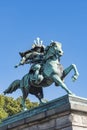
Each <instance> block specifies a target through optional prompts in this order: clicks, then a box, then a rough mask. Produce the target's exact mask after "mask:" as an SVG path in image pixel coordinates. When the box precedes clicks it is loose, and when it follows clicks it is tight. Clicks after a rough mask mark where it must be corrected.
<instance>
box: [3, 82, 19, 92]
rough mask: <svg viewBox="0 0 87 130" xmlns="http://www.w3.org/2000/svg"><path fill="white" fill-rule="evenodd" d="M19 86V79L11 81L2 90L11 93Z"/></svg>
mask: <svg viewBox="0 0 87 130" xmlns="http://www.w3.org/2000/svg"><path fill="white" fill-rule="evenodd" d="M19 87H20V80H15V81H13V82H12V83H11V84H10V86H9V87H8V88H7V89H6V90H5V91H4V94H7V93H12V92H14V91H16V90H17V89H18V88H19Z"/></svg>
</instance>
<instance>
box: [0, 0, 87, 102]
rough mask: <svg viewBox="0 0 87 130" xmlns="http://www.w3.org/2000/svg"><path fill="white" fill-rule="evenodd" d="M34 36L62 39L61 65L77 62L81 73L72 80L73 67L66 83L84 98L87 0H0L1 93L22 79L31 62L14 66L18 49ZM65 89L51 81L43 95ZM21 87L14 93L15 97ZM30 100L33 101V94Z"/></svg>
mask: <svg viewBox="0 0 87 130" xmlns="http://www.w3.org/2000/svg"><path fill="white" fill-rule="evenodd" d="M36 37H40V38H41V40H43V42H44V44H45V45H49V44H50V41H51V40H55V41H59V42H61V43H62V46H63V51H64V55H63V57H61V64H63V66H64V68H66V67H68V66H69V65H70V64H72V63H75V64H76V65H77V68H78V71H79V73H80V76H79V78H78V80H77V81H76V82H75V83H72V81H71V76H72V74H73V71H72V72H71V73H70V74H69V75H68V76H67V77H66V79H65V83H66V84H67V86H68V88H69V89H70V90H71V91H72V92H73V93H75V94H76V95H77V96H80V97H84V98H87V82H86V81H87V0H42V1H41V0H2V1H0V94H2V93H3V91H4V90H5V89H6V88H7V87H8V86H9V84H10V83H11V82H12V81H14V80H15V79H21V78H22V77H23V76H24V75H25V74H26V73H27V72H28V71H29V67H30V65H25V66H23V67H19V68H17V69H15V68H14V65H15V64H17V63H18V62H19V60H20V56H19V54H18V53H19V52H20V51H25V50H27V49H31V46H32V43H33V41H34V39H36ZM65 94H66V92H65V91H64V90H63V89H61V87H58V88H57V87H55V86H54V84H53V85H52V86H50V87H48V88H44V97H45V98H46V99H47V100H52V99H55V98H57V97H60V96H62V95H65ZM20 95H21V91H20V90H17V91H16V92H14V93H13V94H10V95H8V96H13V97H14V98H17V97H19V96H20ZM29 98H30V100H32V101H36V100H37V99H36V98H35V97H34V96H33V95H30V96H29Z"/></svg>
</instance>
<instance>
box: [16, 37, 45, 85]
mask: <svg viewBox="0 0 87 130" xmlns="http://www.w3.org/2000/svg"><path fill="white" fill-rule="evenodd" d="M44 50H45V46H44V45H43V44H42V41H40V38H37V39H36V40H35V41H34V44H33V45H32V49H31V50H27V51H25V52H19V54H20V56H21V58H22V59H21V61H20V63H19V64H18V65H16V66H15V67H18V66H19V65H24V64H27V63H31V64H33V65H32V66H31V68H30V71H29V73H30V74H31V77H30V80H34V81H35V83H36V84H39V83H40V82H41V81H42V80H43V76H42V75H41V74H40V73H39V71H40V69H41V65H40V64H41V62H42V61H43V59H44ZM32 78H33V79H32Z"/></svg>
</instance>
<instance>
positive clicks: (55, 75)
mask: <svg viewBox="0 0 87 130" xmlns="http://www.w3.org/2000/svg"><path fill="white" fill-rule="evenodd" d="M52 78H53V81H54V82H55V83H56V84H58V85H59V86H61V87H62V88H63V89H64V90H65V91H66V92H67V93H68V94H72V95H73V93H72V92H71V91H70V90H69V89H68V88H67V86H66V84H65V83H64V82H63V81H62V80H61V79H60V77H59V76H58V75H57V74H54V75H52Z"/></svg>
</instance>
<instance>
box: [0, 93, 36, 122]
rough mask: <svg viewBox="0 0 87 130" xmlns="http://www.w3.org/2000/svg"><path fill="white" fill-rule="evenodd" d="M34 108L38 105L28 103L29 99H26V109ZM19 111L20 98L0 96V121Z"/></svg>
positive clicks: (20, 108)
mask: <svg viewBox="0 0 87 130" xmlns="http://www.w3.org/2000/svg"><path fill="white" fill-rule="evenodd" d="M36 106H38V103H34V102H30V100H29V99H26V107H27V109H31V108H33V107H36ZM21 111H22V107H21V97H19V98H17V99H14V98H12V97H7V96H4V95H0V120H2V119H4V118H6V117H9V116H12V115H14V114H16V113H19V112H21Z"/></svg>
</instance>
